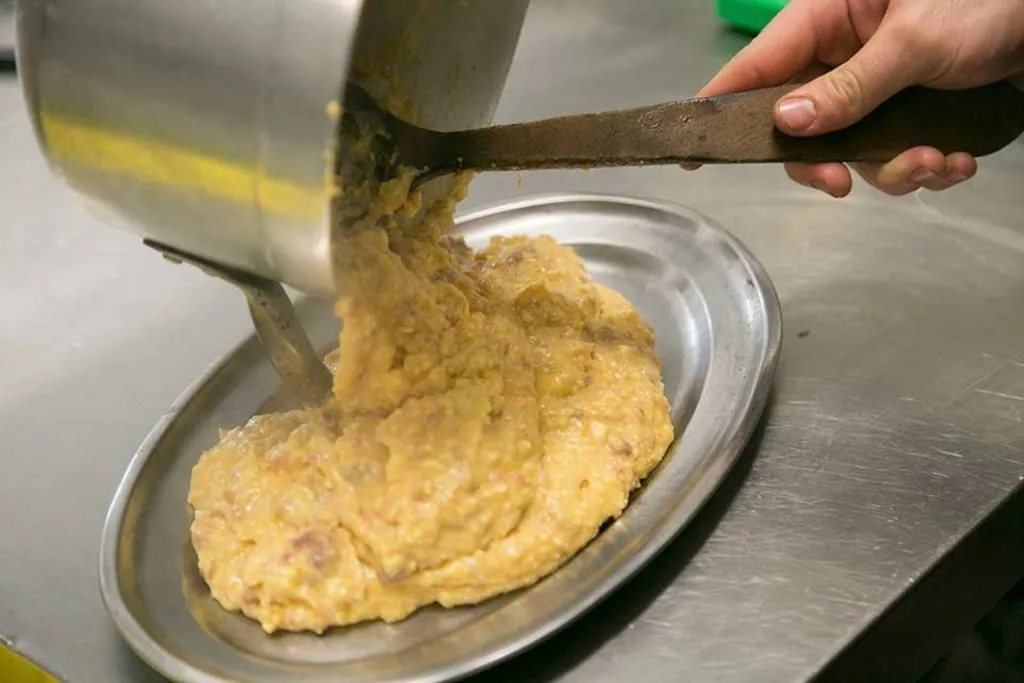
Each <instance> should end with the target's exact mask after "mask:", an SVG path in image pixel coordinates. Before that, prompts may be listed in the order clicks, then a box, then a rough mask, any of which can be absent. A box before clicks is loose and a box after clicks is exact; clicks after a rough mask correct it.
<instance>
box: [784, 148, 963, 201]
mask: <svg viewBox="0 0 1024 683" xmlns="http://www.w3.org/2000/svg"><path fill="white" fill-rule="evenodd" d="M853 168H854V170H856V171H857V174H858V175H860V176H861V177H862V178H864V180H866V181H867V182H868V183H869V184H871V185H872V186H874V187H875V188H877V189H879V190H881V191H882V192H884V193H886V194H889V195H893V196H901V195H905V194H910V193H911V192H916V191H917V190H919V189H921V188H924V189H926V190H931V191H933V192H938V191H941V190H945V189H947V188H950V187H953V186H954V185H956V184H958V183H962V182H963V181H965V180H968V179H970V178H973V177H974V175H975V174H976V173H977V172H978V162H977V161H976V160H975V159H974V157H972V156H971V155H970V154H966V153H964V152H955V153H953V154H950V155H949V156H943V154H942V152H940V151H939V150H937V149H934V148H932V147H915V148H913V149H908V150H907V151H906V152H904V153H903V154H900V155H899V156H898V157H896V158H895V159H893V160H892V161H890V162H889V163H887V164H882V165H878V164H853ZM786 173H787V174H788V175H789V177H790V178H792V179H793V180H794V181H795V182H797V183H799V184H801V185H804V186H805V187H811V188H814V189H815V190H819V191H821V192H824V193H825V194H828V195H830V196H832V197H845V196H846V195H848V194H849V193H850V190H851V189H852V187H853V180H852V178H851V176H850V172H849V170H847V168H846V166H844V165H843V164H786Z"/></svg>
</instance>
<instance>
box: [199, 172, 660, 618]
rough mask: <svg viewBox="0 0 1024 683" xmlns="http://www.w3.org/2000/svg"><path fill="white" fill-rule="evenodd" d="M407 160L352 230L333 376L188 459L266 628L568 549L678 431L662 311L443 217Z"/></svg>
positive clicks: (340, 235)
mask: <svg viewBox="0 0 1024 683" xmlns="http://www.w3.org/2000/svg"><path fill="white" fill-rule="evenodd" d="M410 180H411V176H403V177H400V178H398V179H395V180H393V181H389V182H390V183H392V184H393V186H391V187H388V188H385V190H386V191H385V192H382V193H381V196H383V197H390V200H388V201H384V202H378V203H377V204H376V205H375V206H374V207H373V208H372V210H371V212H370V214H369V215H367V216H365V217H362V218H360V219H359V220H354V221H350V222H348V223H346V224H345V225H343V226H339V227H338V228H337V229H336V234H335V245H336V250H335V265H336V272H337V273H338V290H339V294H340V296H339V300H338V303H337V314H338V315H339V317H340V318H341V320H342V321H343V323H344V325H343V329H342V332H341V337H340V346H339V351H338V353H337V354H335V355H332V357H331V358H330V359H329V360H330V362H332V363H336V367H335V368H334V369H335V379H334V392H333V396H332V397H331V399H330V400H328V401H327V403H326V404H325V405H323V406H321V407H319V408H317V409H313V410H305V409H303V410H295V411H291V412H287V413H282V414H268V415H260V416H257V417H254V418H252V419H251V420H250V421H249V423H248V424H246V425H244V426H242V427H239V428H237V429H233V430H231V431H228V432H227V433H225V434H224V435H223V436H222V438H221V441H220V442H219V443H218V444H217V445H216V446H215V447H213V448H212V449H211V450H209V451H208V452H206V453H205V454H204V455H203V456H202V458H201V459H200V461H199V463H198V464H197V465H196V467H195V469H194V471H193V475H192V485H191V490H190V492H189V502H190V504H191V505H192V507H193V509H194V519H193V523H192V541H193V544H194V546H195V549H196V553H197V556H198V558H199V571H200V572H201V574H202V576H203V577H204V578H205V580H206V582H207V583H208V584H209V586H210V590H211V592H212V594H213V597H214V598H215V599H216V600H217V601H218V602H219V603H220V604H221V605H223V606H224V607H225V608H227V609H229V610H239V611H241V612H242V613H244V614H246V615H247V616H249V617H251V618H253V619H255V620H257V621H258V622H259V623H260V624H261V625H262V627H263V628H264V629H265V630H266V631H267V632H273V631H276V630H281V629H283V630H292V631H297V630H310V631H314V632H317V633H319V632H322V631H324V630H325V629H327V628H328V627H331V626H336V625H345V624H352V623H355V622H359V621H363V620H369V619H383V620H385V621H390V622H393V621H398V620H401V619H403V618H405V617H406V616H408V615H409V614H410V613H412V612H413V611H415V610H416V609H417V608H419V607H421V606H423V605H427V604H430V603H440V604H441V605H444V606H454V605H460V604H469V603H476V602H479V601H482V600H485V599H486V598H489V597H491V596H494V595H497V594H499V593H503V592H506V591H510V590H513V589H516V588H520V587H523V586H527V585H530V584H532V583H534V582H536V581H537V580H539V579H540V578H542V577H544V576H545V575H547V574H549V573H551V572H552V571H554V570H555V569H557V568H558V567H559V566H560V565H562V564H563V563H564V562H566V561H567V560H568V559H569V558H571V557H572V556H573V555H574V554H575V553H576V552H577V551H578V550H580V549H581V548H582V547H583V546H584V545H585V544H586V543H587V542H588V541H590V540H591V539H592V538H593V537H594V536H595V534H596V533H597V531H598V529H599V528H600V526H601V525H602V523H603V522H605V521H606V520H607V519H609V518H611V517H616V516H618V515H619V514H620V513H621V512H622V511H623V509H624V508H625V506H626V504H627V502H628V499H629V495H630V492H631V491H632V490H633V489H634V488H635V487H636V486H637V485H638V484H639V482H640V481H641V480H642V479H643V477H644V476H646V475H647V474H648V473H649V472H650V471H651V469H652V468H653V467H654V466H655V465H656V464H657V463H658V461H659V460H660V459H661V457H662V456H663V454H664V453H665V450H666V448H667V447H668V445H669V444H670V442H671V441H672V438H673V433H672V425H671V422H670V418H669V405H668V401H667V400H666V398H665V396H664V392H663V388H662V383H661V374H660V368H659V365H658V362H657V360H656V358H655V356H654V350H653V347H654V341H653V335H652V331H651V329H650V327H649V326H648V325H647V324H646V323H645V322H644V321H643V320H642V319H641V318H640V317H639V316H638V315H637V313H636V312H635V311H634V310H633V308H632V307H631V306H630V305H629V304H628V303H627V302H626V301H625V300H624V299H623V298H622V297H621V296H620V295H618V294H617V293H615V292H613V291H611V290H609V289H606V288H604V287H602V286H599V285H597V284H595V283H594V282H592V281H591V280H590V278H589V277H588V276H587V274H586V272H585V271H584V267H583V264H582V262H581V260H580V259H579V258H578V257H577V256H576V255H575V254H574V253H573V252H572V251H571V250H570V249H568V248H565V247H561V246H559V245H557V244H556V243H555V242H554V241H553V240H551V239H550V238H546V237H541V238H536V239H529V238H522V237H517V238H496V239H494V240H492V242H491V244H490V246H488V247H487V248H486V249H484V250H482V251H479V252H474V251H473V250H471V249H470V248H468V247H467V246H466V245H465V244H464V243H462V242H461V241H459V240H456V239H452V238H449V237H446V236H445V235H444V231H445V230H446V229H447V228H448V227H449V226H450V225H451V223H452V213H453V210H454V205H455V202H456V200H457V199H459V198H460V197H461V194H462V193H463V192H464V186H465V183H464V182H459V183H457V186H456V189H455V191H454V192H453V193H452V194H451V195H450V196H448V197H445V198H444V199H442V200H440V201H439V202H437V203H436V204H434V205H433V206H431V207H429V208H428V209H426V211H425V212H420V211H419V210H420V208H421V207H420V206H419V198H418V196H417V195H416V194H415V193H412V194H410V192H409V182H410Z"/></svg>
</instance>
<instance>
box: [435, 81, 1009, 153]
mask: <svg viewBox="0 0 1024 683" xmlns="http://www.w3.org/2000/svg"><path fill="white" fill-rule="evenodd" d="M795 87H797V86H795V85H787V86H782V87H778V88H767V89H763V90H753V91H750V92H745V93H739V94H732V95H723V96H720V97H712V98H708V99H701V100H688V101H685V102H671V103H668V104H659V105H653V106H650V107H641V108H638V109H629V110H622V111H612V112H603V113H598V114H583V115H580V116H566V117H560V118H554V119H546V120H543V121H536V122H533V123H523V124H513V125H509V126H494V127H492V128H484V129H480V130H475V131H465V132H458V133H447V134H445V135H444V138H445V140H444V146H445V148H446V152H447V154H446V156H448V155H450V156H449V161H448V164H449V165H450V166H451V167H452V168H460V167H461V168H476V169H492V170H502V169H504V170H508V169H522V168H555V167H573V166H595V167H596V166H634V165H636V166H639V165H646V164H678V163H685V162H699V163H733V164H737V163H764V162H784V161H805V162H824V161H873V162H885V161H889V160H890V159H892V158H893V157H895V156H896V155H897V154H899V153H900V152H902V151H904V150H906V149H909V148H911V147H916V146H918V145H927V146H930V147H935V148H937V149H939V150H941V151H942V152H944V153H947V154H948V153H951V152H968V153H971V154H973V155H975V156H983V155H985V154H991V153H992V152H995V151H998V150H1000V149H1002V148H1003V147H1005V146H1006V145H1008V144H1009V143H1010V142H1012V141H1013V140H1014V139H1015V138H1016V137H1017V136H1018V135H1020V133H1021V132H1022V131H1024V93H1021V92H1020V91H1019V90H1017V89H1016V88H1014V87H1013V86H1012V85H1009V84H1008V83H996V84H993V85H988V86H984V87H981V88H974V89H971V90H959V91H944V90H932V89H928V88H910V89H907V90H904V91H903V92H901V93H899V94H897V95H896V96H895V97H893V98H891V99H890V100H888V101H887V102H885V103H884V104H883V105H882V106H880V107H879V108H878V109H876V110H875V111H874V112H872V113H871V114H869V115H868V116H867V117H866V118H865V119H863V120H862V121H861V122H859V123H857V124H855V125H853V126H851V127H849V128H846V129H844V130H841V131H838V132H835V133H829V134H827V135H819V136H814V137H806V138H796V137H790V136H788V135H784V134H782V133H780V132H779V131H778V130H777V129H776V128H775V125H774V120H773V117H772V110H773V107H774V105H775V102H776V101H777V100H778V99H779V97H781V96H782V95H784V94H785V93H787V92H789V91H791V90H792V89H793V88H795Z"/></svg>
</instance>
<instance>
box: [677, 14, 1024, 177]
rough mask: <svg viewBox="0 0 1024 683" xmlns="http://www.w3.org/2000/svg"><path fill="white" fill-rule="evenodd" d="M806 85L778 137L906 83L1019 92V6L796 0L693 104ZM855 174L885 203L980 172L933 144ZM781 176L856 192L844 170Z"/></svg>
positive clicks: (857, 113)
mask: <svg viewBox="0 0 1024 683" xmlns="http://www.w3.org/2000/svg"><path fill="white" fill-rule="evenodd" d="M808 78H811V79H813V80H810V81H808V82H806V83H805V84H804V85H802V86H801V87H799V88H797V89H796V90H794V91H793V92H792V93H790V94H788V95H787V96H786V97H784V98H782V99H780V100H779V101H778V102H777V103H776V104H775V112H774V113H775V124H776V126H777V127H778V128H779V130H781V131H782V132H784V133H788V134H790V135H795V136H808V135H818V134H821V133H827V132H830V131H833V130H837V129H840V128H844V127H846V126H849V125H850V124H853V123H855V122H856V121H858V120H860V119H861V118H863V117H864V116H865V115H867V114H868V113H869V112H871V111H872V110H873V109H874V108H875V107H877V106H878V105H879V104H881V103H882V102H884V101H885V100H886V99H888V98H889V97H891V96H892V95H895V94H896V93H897V92H899V91H900V90H903V89H904V88H906V87H909V86H911V85H924V86H927V87H932V88H940V89H948V90H957V89H965V88H971V87H976V86H981V85H987V84H989V83H995V82H997V81H1001V80H1004V79H1008V80H1010V81H1011V82H1013V83H1014V84H1015V85H1017V86H1018V87H1022V86H1024V0H791V2H790V3H789V4H788V5H786V7H784V8H783V9H782V11H780V12H779V14H778V15H777V16H776V17H775V19H774V20H773V21H772V22H771V23H770V24H769V25H768V26H767V27H765V29H764V30H763V31H762V32H761V33H760V34H759V35H758V36H757V37H756V38H755V39H754V40H752V41H751V42H750V43H749V44H748V45H747V46H746V47H745V48H744V49H743V50H741V51H740V52H739V53H738V54H737V55H736V56H735V57H734V58H733V59H732V60H731V61H730V62H729V63H728V64H726V65H725V66H724V67H723V68H722V70H721V71H719V72H718V74H717V75H716V76H715V77H714V78H713V79H712V80H711V81H710V82H709V83H708V84H707V85H706V86H704V88H703V89H702V90H701V91H700V92H699V93H698V94H697V96H698V97H711V96H714V95H721V94H724V93H730V92H741V91H744V90H753V89H755V88H766V87H772V86H776V85H782V84H784V83H789V82H794V81H796V82H799V81H801V80H806V79H808ZM851 166H852V167H853V168H854V170H855V171H857V173H858V174H860V176H861V177H863V178H864V179H865V180H866V181H867V182H868V183H870V184H871V185H873V186H875V187H876V188H878V189H879V190H881V191H883V192H885V193H887V194H891V195H903V194H907V193H909V192H913V191H915V190H917V189H919V188H922V187H923V188H925V189H928V190H944V189H946V188H948V187H950V186H952V185H954V184H956V183H959V182H962V181H964V180H967V179H968V178H971V177H972V176H973V175H974V174H975V173H977V170H978V163H977V161H976V160H975V159H974V158H973V157H972V156H971V155H969V154H966V153H963V152H955V153H953V154H949V155H948V156H947V155H943V153H942V152H940V151H939V150H937V149H934V148H931V147H915V148H913V149H908V150H907V151H905V152H903V153H902V154H900V155H899V156H897V157H896V158H895V159H893V160H892V161H890V162H888V163H887V164H884V165H875V164H851ZM685 168H687V169H688V170H692V169H694V168H696V166H687V167H685ZM786 172H787V173H788V174H789V177H790V178H792V179H793V180H795V181H796V182H798V183H800V184H801V185H806V186H808V187H813V188H815V189H818V190H821V191H823V192H825V193H827V194H830V195H832V196H833V197H844V196H846V195H847V194H849V192H850V190H851V188H852V185H853V181H852V178H851V176H850V171H849V170H848V169H847V167H846V166H845V165H844V164H813V165H808V164H786Z"/></svg>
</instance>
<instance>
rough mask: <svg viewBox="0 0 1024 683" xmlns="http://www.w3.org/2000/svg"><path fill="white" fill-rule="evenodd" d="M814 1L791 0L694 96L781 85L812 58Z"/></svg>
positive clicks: (810, 61) (812, 59)
mask: <svg viewBox="0 0 1024 683" xmlns="http://www.w3.org/2000/svg"><path fill="white" fill-rule="evenodd" d="M816 1H817V0H810V1H808V0H793V2H790V3H789V4H788V5H786V6H785V7H784V8H783V9H782V10H781V11H780V12H779V13H778V14H777V15H776V16H775V18H774V19H773V20H772V21H771V22H770V23H769V24H768V25H767V26H766V27H765V28H764V30H762V31H761V32H760V33H759V34H758V35H757V37H755V38H754V39H753V40H751V41H750V43H748V44H747V46H746V47H744V48H743V49H742V50H740V51H739V52H738V53H737V54H736V56H735V57H733V58H732V59H731V60H729V63H727V64H726V65H725V66H724V67H722V69H721V71H719V72H718V74H716V75H715V77H714V78H712V79H711V80H710V81H709V82H708V83H707V85H705V86H704V87H703V88H702V89H701V90H700V92H698V93H697V97H713V96H715V95H722V94H725V93H732V92H742V91H744V90H753V89H754V88H769V87H772V86H776V85H782V84H783V83H785V82H787V81H788V80H789V79H791V78H792V77H793V76H795V75H796V74H797V73H799V72H800V71H801V70H803V69H805V68H806V67H807V66H808V65H810V64H811V63H812V62H813V61H814V55H815V52H816V50H817V45H816V44H815V41H814V40H813V39H809V38H813V37H814V36H815V35H816V31H815V27H814V23H813V16H812V14H811V7H812V5H813V2H816Z"/></svg>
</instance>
